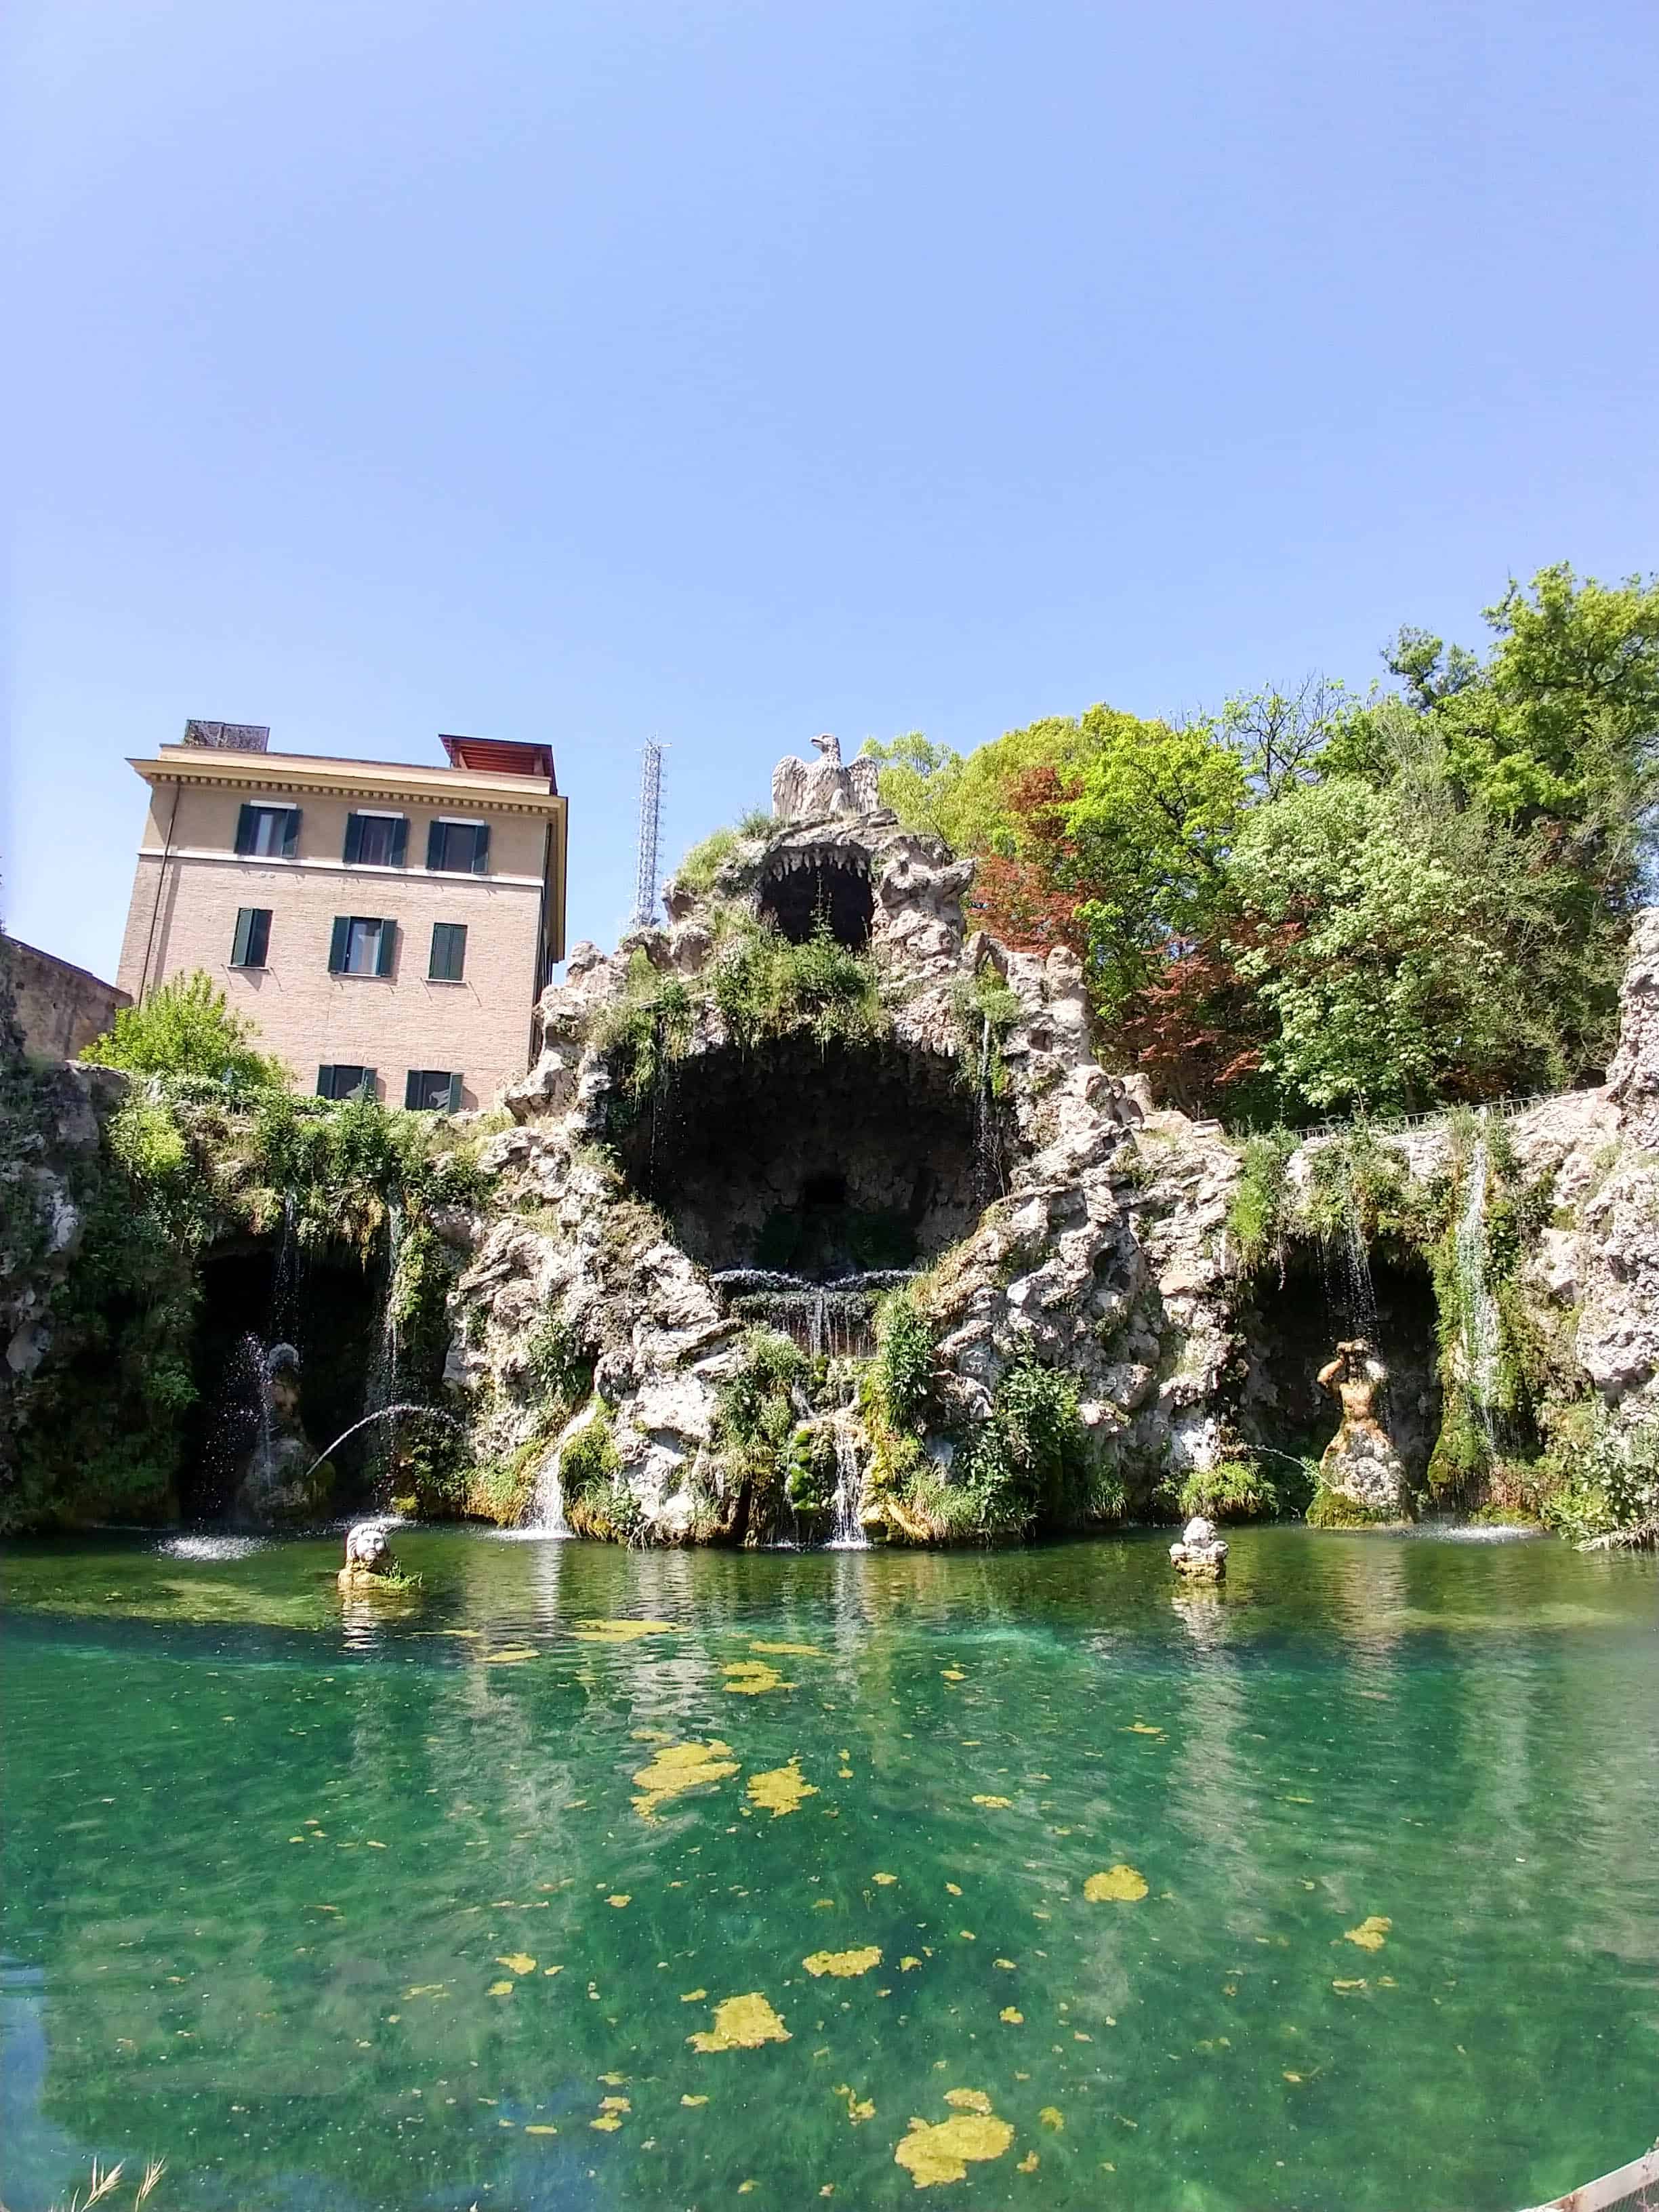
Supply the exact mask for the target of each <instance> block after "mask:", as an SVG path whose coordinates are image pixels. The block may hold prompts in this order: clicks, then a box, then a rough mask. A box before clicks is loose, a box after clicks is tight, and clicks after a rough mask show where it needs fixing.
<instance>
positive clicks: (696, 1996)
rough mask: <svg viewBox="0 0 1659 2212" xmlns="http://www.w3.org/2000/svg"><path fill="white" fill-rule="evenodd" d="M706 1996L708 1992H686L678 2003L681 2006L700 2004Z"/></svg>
mask: <svg viewBox="0 0 1659 2212" xmlns="http://www.w3.org/2000/svg"><path fill="white" fill-rule="evenodd" d="M706 1996H708V1990H687V1991H686V1993H685V1995H684V1996H683V1997H682V1998H681V1999H680V2002H681V2003H682V2004H701V2003H702V2001H703V1999H704V1998H705V1997H706Z"/></svg>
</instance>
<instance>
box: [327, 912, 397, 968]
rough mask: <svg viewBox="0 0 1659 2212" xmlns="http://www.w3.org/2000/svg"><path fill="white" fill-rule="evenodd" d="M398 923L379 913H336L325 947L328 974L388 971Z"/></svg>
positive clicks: (393, 952) (395, 946)
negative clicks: (330, 934)
mask: <svg viewBox="0 0 1659 2212" xmlns="http://www.w3.org/2000/svg"><path fill="white" fill-rule="evenodd" d="M397 945H398V925H397V923H396V922H395V921H390V920H388V919H387V918H386V917H385V916H383V915H367V914H337V915H335V917H334V933H333V936H332V938H331V940H330V943H329V948H328V970H329V973H330V975H391V974H392V961H393V959H394V957H395V956H396V952H397Z"/></svg>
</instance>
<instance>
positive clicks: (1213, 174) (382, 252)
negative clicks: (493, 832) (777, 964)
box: [0, 0, 1659, 975]
mask: <svg viewBox="0 0 1659 2212" xmlns="http://www.w3.org/2000/svg"><path fill="white" fill-rule="evenodd" d="M9 22H10V25H11V28H10V31H9V39H10V41H11V45H10V52H9V63H8V68H7V71H6V73H7V75H8V76H9V79H10V81H11V82H12V84H13V86H14V88H15V93H16V95H17V97H16V106H15V112H13V114H12V116H11V117H10V118H9V125H8V131H7V135H8V137H9V141H10V143H11V145H12V147H13V149H14V151H13V178H14V204H15V208H16V210H17V216H18V220H17V222H16V225H15V238H16V240H17V248H18V252H19V258H20V266H19V267H18V269H17V270H16V276H17V284H16V293H17V295H18V296H21V301H22V309H21V314H20V316H19V318H18V320H17V322H16V324H15V331H17V332H21V333H22V334H24V339H23V343H21V344H20V343H18V342H17V338H16V337H15V336H14V340H13V343H12V345H11V346H10V347H9V355H10V361H9V367H10V368H11V370H12V372H13V393H14V397H13V404H12V410H11V415H12V425H13V428H14V430H15V433H16V435H15V443H14V447H13V453H12V458H11V459H10V462H9V470H8V472H9V477H10V479H11V483H12V488H13V494H14V511H15V526H14V536H13V562H12V586H13V588H12V595H11V620H10V633H11V634H10V648H11V650H10V685H9V692H10V696H9V720H10V741H11V748H12V751H11V766H10V774H9V778H8V785H9V791H8V798H9V806H8V810H7V815H6V818H5V821H4V823H3V825H0V826H3V833H4V856H3V857H4V866H5V878H6V881H5V910H6V919H7V921H8V923H9V927H11V928H12V929H13V930H14V931H15V933H17V934H18V935H20V936H21V937H24V938H27V939H30V940H32V941H33V942H35V943H38V944H40V945H45V946H46V947H47V948H48V949H50V950H52V951H56V952H58V953H61V954H63V955H64V956H65V957H69V958H71V959H74V960H76V961H79V962H81V963H84V964H86V965H88V966H90V967H92V968H94V969H99V970H100V971H102V972H103V973H105V974H106V975H107V974H112V972H113V963H114V960H115V957H116V952H117V949H118V943H119V936H120V929H121V924H122V921H123V918H124V916H125V908H126V902H127V896H128V892H129V890H130V885H131V854H132V849H133V847H134V845H135V843H136V842H137V833H138V828H139V823H140V820H141V817H142V806H141V799H142V796H143V793H142V787H141V786H140V785H139V784H138V783H137V780H136V779H135V778H134V777H133V776H132V775H131V772H130V771H129V770H128V769H125V767H124V766H123V765H122V763H123V759H124V757H125V756H126V755H128V754H131V753H137V752H143V751H148V750H150V749H151V748H153V747H154V746H155V744H158V743H161V742H164V741H166V740H168V739H171V738H176V737H177V736H178V735H179V733H180V732H181V730H182V727H183V724H184V721H185V717H186V716H187V715H190V714H204V715H214V716H224V717H228V718H231V719H239V720H251V721H264V722H269V723H270V725H271V726H272V742H273V744H280V745H283V746H285V747H287V748H289V749H291V750H301V751H339V752H345V753H355V754H362V755H367V756H371V757H384V758H393V759H395V758H408V759H416V760H419V759H428V758H435V757H437V755H436V745H435V738H436V733H437V732H439V731H440V730H463V731H470V732H481V733H484V734H489V735H494V736H501V737H513V738H544V739H548V740H550V742H551V743H552V744H553V745H554V747H555V749H556V753H557V757H558V761H559V769H560V780H561V784H562V787H563V788H564V789H565V790H566V791H568V793H569V794H570V798H571V823H572V833H571V834H572V872H571V912H570V923H571V935H572V937H573V939H574V938H575V937H580V936H584V935H592V936H596V937H599V938H600V939H602V940H605V939H610V938H611V936H612V934H613V933H614V932H615V930H616V928H617V925H618V923H619V922H620V921H621V920H622V918H623V915H624V914H625V911H626V908H627V905H628V902H629V889H630V885H631V879H632V870H633V837H634V805H635V783H636V781H637V769H638V747H639V744H640V743H641V739H642V738H645V737H647V735H651V734H655V735H657V736H659V737H660V738H663V739H665V741H667V742H668V743H669V744H670V746H671V750H670V752H669V754H668V771H667V810H666V833H665V842H666V845H667V848H668V849H669V854H670V855H672V854H677V853H678V852H679V851H680V850H682V849H683V848H684V846H686V845H687V844H689V843H690V842H692V841H693V840H694V839H696V837H698V836H702V835H703V834H704V833H705V832H706V831H707V830H708V829H710V828H712V827H713V826H714V824H715V823H719V822H720V821H722V820H725V819H727V818H729V817H732V816H733V815H735V814H736V813H737V812H738V811H739V810H740V809H741V808H742V807H743V806H744V805H750V804H753V803H756V802H758V801H760V800H762V799H763V798H764V796H765V793H766V790H767V783H768V777H769V770H770V769H771V765H772V763H773V762H774V761H775V759H776V758H777V757H778V756H779V755H780V754H781V752H784V751H786V750H793V751H799V750H802V749H803V748H804V746H805V741H806V740H807V739H808V738H810V737H811V735H812V734H813V732H816V731H818V730H833V731H835V732H836V733H837V734H838V735H839V736H840V737H841V738H842V740H843V744H844V745H845V746H846V749H847V750H848V754H849V756H850V754H851V753H852V751H854V750H856V747H857V745H858V744H859V743H860V742H861V740H862V739H863V738H866V736H871V735H874V736H880V737H887V736H890V735H892V734H894V733H896V732H900V731H903V730H908V729H913V728H920V729H922V730H925V731H926V732H927V733H928V734H929V735H930V736H932V737H934V738H940V739H944V740H945V741H947V742H949V743H951V744H956V745H958V746H961V747H964V748H966V747H969V746H971V745H974V744H978V743H980V742H981V741H982V740H984V739H985V738H990V737H994V736H995V735H997V734H998V733H999V732H1000V731H1002V730H1003V729H1005V728H1007V727H1010V726H1014V725H1016V724H1018V723H1020V722H1024V721H1027V720H1030V719H1031V718H1032V717H1034V716H1035V715H1037V714H1046V713H1056V712H1066V711H1072V710H1075V709H1078V708H1082V707H1084V706H1085V705H1087V704H1088V703H1089V702H1091V701H1093V700H1097V699H1106V700H1109V701H1110V702H1113V703H1114V704H1115V705H1118V706H1120V707H1123V708H1129V709H1131V710H1133V711H1136V712H1139V713H1145V714H1151V713H1156V712H1158V711H1166V710H1170V709H1174V708H1194V707H1200V706H1204V705H1213V704H1218V703H1219V702H1220V700H1221V699H1222V697H1223V696H1225V694H1226V693H1227V692H1228V691H1230V690H1239V689H1248V688H1254V687H1255V686H1256V685H1258V684H1261V683H1263V682H1265V681H1267V680H1269V679H1274V678H1276V679H1279V680H1281V681H1282V680H1284V679H1286V678H1298V677H1299V676H1301V675H1302V674H1303V673H1304V672H1306V671H1309V670H1310V669H1313V668H1321V669H1323V670H1325V671H1328V672H1329V673H1332V674H1334V675H1340V676H1344V677H1346V678H1348V679H1349V680H1350V681H1351V682H1354V681H1357V682H1359V683H1364V682H1366V681H1369V679H1370V678H1371V676H1372V675H1374V674H1376V673H1377V672H1379V663H1378V661H1377V658H1376V653H1377V647H1378V646H1379V644H1380V643H1381V642H1382V641H1383V639H1384V638H1385V637H1387V636H1388V635H1389V634H1390V633H1391V632H1392V631H1393V629H1395V627H1396V626H1397V624H1398V623H1400V622H1401V621H1402V620H1411V621H1416V622H1420V623H1427V624H1430V625H1431V626H1433V627H1435V628H1437V629H1443V630H1444V631H1446V632H1447V633H1448V634H1449V635H1456V636H1459V637H1462V638H1463V639H1464V640H1466V641H1468V642H1471V643H1474V642H1478V641H1480V637H1481V636H1482V635H1483V632H1482V630H1481V625H1480V607H1481V605H1483V604H1485V603H1486V602H1487V601H1489V600H1490V599H1493V598H1495V597H1496V596H1497V594H1498V592H1499V591H1500V590H1501V588H1502V586H1503V584H1504V579H1505V577H1506V576H1507V575H1508V574H1510V572H1511V571H1514V572H1516V573H1518V574H1530V573H1531V572H1532V570H1534V568H1537V567H1539V566H1541V564H1543V563H1544V562H1548V561H1553V560H1557V559H1561V558H1565V559H1569V560H1571V561H1572V562H1574V563H1575V564H1576V565H1577V566H1578V567H1579V568H1581V570H1588V571H1589V572H1591V573H1594V574H1600V575H1602V576H1604V577H1607V576H1613V575H1617V574H1623V573H1626V572H1627V571H1629V570H1631V569H1632V568H1650V567H1652V566H1654V565H1655V561H1656V547H1655V530H1654V517H1655V514H1656V512H1659V500H1656V492H1659V482H1656V479H1659V463H1656V444H1655V436H1654V420H1655V416H1654V397H1655V393H1654V361H1655V356H1656V337H1659V282H1656V277H1659V267H1656V263H1659V252H1656V247H1655V240H1656V237H1659V221H1656V216H1659V165H1656V163H1655V161H1654V156H1653V147H1654V144H1655V143H1656V137H1659V112H1656V110H1659V99H1656V94H1655V89H1654V88H1655V86H1656V83H1659V9H1655V8H1654V7H1653V6H1652V5H1651V0H1603V4H1600V5H1596V4H1594V0H1591V4H1589V5H1586V4H1584V0H1578V3H1577V5H1568V4H1565V0H1555V4H1540V0H1505V4H1504V5H1502V6H1499V5H1498V4H1496V0H1491V4H1487V0H1436V4H1433V5H1425V4H1419V0H1395V4H1391V5H1369V6H1368V5H1364V4H1361V5H1336V4H1332V0H1298V3H1297V4H1282V0H1271V4H1254V5H1231V6H1228V5H1220V4H1215V0H1173V4H1165V5H1163V6H1160V7H1148V6H1145V5H1135V6H1133V7H1131V6H1127V5H1121V4H1117V5H1101V4H1098V0H1097V4H1093V5H1088V4H1080V3H1079V4H1072V0H1048V4H1045V0H1018V4H1012V3H1011V0H980V3H979V4H977V5H975V4H963V0H956V4H953V5H950V6H946V5H945V4H942V0H840V4H837V5H836V6H833V7H830V6H825V5H820V6H805V5H802V4H800V0H793V4H779V3H778V0H765V4H763V3H762V0H735V4H720V0H686V4H671V0H645V3H644V4H629V0H610V4H607V5H604V6H600V5H580V6H569V5H560V4H548V3H547V0H542V4H538V5H533V6H532V5H527V4H523V0H515V4H491V0H483V4H479V5H475V6H472V7H470V8H465V9H459V8H456V7H454V6H453V4H444V5H439V4H435V0H396V3H395V4H392V0H325V4H324V3H323V0H285V4H284V5H283V7H281V8H277V9H256V8H251V7H236V6H231V7H226V6H224V5H223V4H222V0H216V4H213V5H211V6H210V5H207V4H205V0H165V4H164V0H122V4H120V5H118V6H116V5H112V4H109V0H18V4H17V5H16V6H15V8H14V9H13V10H12V12H11V14H10V16H9Z"/></svg>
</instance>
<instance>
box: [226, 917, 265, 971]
mask: <svg viewBox="0 0 1659 2212" xmlns="http://www.w3.org/2000/svg"><path fill="white" fill-rule="evenodd" d="M268 951H270V908H269V907H268V906H239V907H238V908H237V909H236V929H235V933H234V936H233V937H232V939H231V943H230V964H231V966H232V967H233V968H263V967H264V964H265V955H266V953H267V952H268Z"/></svg>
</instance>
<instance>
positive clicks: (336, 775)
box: [127, 745, 565, 822]
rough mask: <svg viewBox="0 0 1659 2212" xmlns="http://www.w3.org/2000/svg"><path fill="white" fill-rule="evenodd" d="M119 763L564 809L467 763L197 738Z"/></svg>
mask: <svg viewBox="0 0 1659 2212" xmlns="http://www.w3.org/2000/svg"><path fill="white" fill-rule="evenodd" d="M127 764H128V766H129V767H130V768H131V769H132V770H133V772H134V774H135V775H141V776H142V777H143V780H144V781H145V782H146V783H148V784H149V785H150V786H152V787H154V786H155V785H157V784H164V783H176V784H195V785H201V786H206V787H210V788H216V789H219V790H222V791H233V792H248V793H252V792H261V791H270V792H284V793H291V794H292V795H293V796H294V797H295V798H301V797H304V796H307V795H309V796H312V797H315V798H319V799H398V800H401V801H402V802H403V804H404V805H410V806H431V807H435V808H437V809H440V810H441V809H442V808H444V807H446V806H459V805H467V806H472V807H477V808H479V809H481V810H483V811H488V812H489V813H493V814H524V815H529V816H531V817H533V818H534V819H535V820H537V821H542V822H558V821H562V818H563V817H564V813H565V800H564V797H563V795H562V793H558V792H553V791H548V790H546V789H544V788H541V787H538V782H537V780H536V779H534V778H533V777H529V776H519V775H483V774H481V773H480V772H479V771H478V770H477V769H456V768H447V767H445V768H422V767H417V766H416V765H415V764H413V763H406V762H400V761H352V760H339V759H331V758H327V757H322V756H319V755H317V754H310V753H240V752H218V751H215V750H211V749H210V748H209V747H206V746H198V745H163V746H162V747H161V750H160V752H159V753H157V754H156V755H155V756H154V757H151V758H149V759H135V760H129V762H128V763H127Z"/></svg>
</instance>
